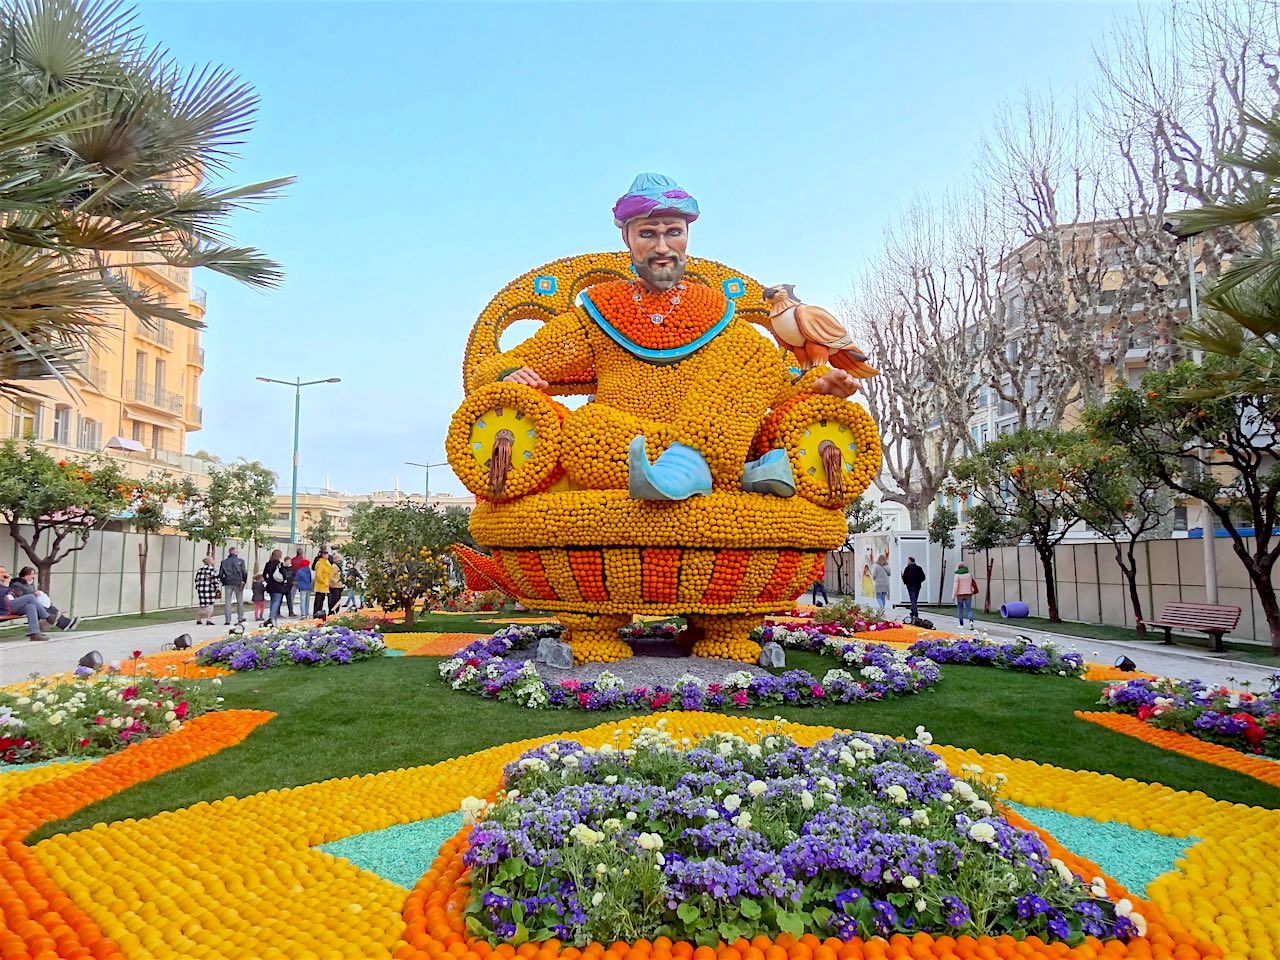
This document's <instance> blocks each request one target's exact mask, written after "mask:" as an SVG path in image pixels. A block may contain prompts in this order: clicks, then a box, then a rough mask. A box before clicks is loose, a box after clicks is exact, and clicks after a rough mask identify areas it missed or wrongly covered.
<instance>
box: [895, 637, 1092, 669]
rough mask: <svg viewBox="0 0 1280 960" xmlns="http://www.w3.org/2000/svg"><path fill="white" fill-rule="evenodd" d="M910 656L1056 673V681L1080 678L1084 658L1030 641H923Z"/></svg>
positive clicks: (939, 661)
mask: <svg viewBox="0 0 1280 960" xmlns="http://www.w3.org/2000/svg"><path fill="white" fill-rule="evenodd" d="M909 652H910V653H914V654H916V655H917V656H921V657H928V658H929V659H930V660H932V661H933V662H934V663H963V664H968V665H970V666H981V667H997V668H999V669H1001V670H1017V671H1019V672H1020V673H1056V674H1057V675H1058V676H1060V677H1080V676H1083V675H1084V671H1085V665H1084V657H1083V656H1082V655H1081V654H1079V653H1076V652H1075V651H1074V650H1073V651H1071V652H1069V653H1059V652H1058V648H1057V647H1056V646H1054V645H1053V644H1052V643H1042V644H1036V643H1032V642H1031V641H1030V640H1018V641H1015V642H1013V643H995V642H993V641H991V640H988V639H986V638H985V637H984V638H983V639H981V640H966V639H960V640H937V639H925V640H921V641H920V642H919V643H914V644H912V645H911V647H910V650H909Z"/></svg>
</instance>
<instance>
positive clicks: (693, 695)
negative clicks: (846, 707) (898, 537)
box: [440, 625, 940, 710]
mask: <svg viewBox="0 0 1280 960" xmlns="http://www.w3.org/2000/svg"><path fill="white" fill-rule="evenodd" d="M664 626H665V625H664ZM659 629H662V628H661V627H660V628H659ZM783 634H790V635H792V636H797V637H800V638H801V640H800V641H797V642H803V643H809V642H811V641H810V634H812V635H813V636H814V637H819V638H821V640H822V642H824V643H831V644H834V646H833V648H832V650H833V655H834V656H838V657H840V658H841V659H842V660H843V661H844V664H845V668H844V669H833V670H829V671H827V673H826V674H825V675H824V676H823V677H822V678H821V680H819V679H818V678H817V677H815V676H814V675H813V674H811V673H808V672H806V671H804V670H788V671H786V672H785V673H781V674H776V675H775V674H765V675H754V674H750V673H747V672H746V671H739V672H738V673H735V674H732V675H730V676H729V677H727V678H725V679H723V680H721V681H719V682H708V681H705V680H702V679H700V678H698V677H694V676H685V677H682V678H681V679H679V680H678V681H676V682H675V683H674V684H672V685H669V686H668V685H662V684H655V685H654V686H652V687H630V688H629V687H627V686H626V685H625V684H623V682H622V681H621V680H620V679H618V678H617V677H615V676H613V675H612V674H610V673H608V672H605V673H601V674H600V675H599V676H598V677H597V678H596V679H595V680H575V679H572V678H565V679H560V680H556V679H544V678H543V677H542V676H540V675H539V673H538V671H537V670H536V669H535V668H534V667H533V665H532V664H531V663H530V662H529V661H528V659H527V658H525V657H520V656H518V655H517V656H513V655H512V654H518V653H519V652H520V651H523V650H525V649H527V648H528V647H529V646H530V645H531V644H533V643H535V642H536V641H538V640H540V639H542V638H544V637H554V636H558V635H559V628H558V627H516V626H512V627H508V628H507V629H505V630H500V631H498V632H497V633H495V634H494V635H493V636H491V637H486V638H485V639H483V640H477V641H475V642H474V643H472V644H470V645H468V646H467V647H465V648H464V649H463V650H461V651H460V652H459V653H458V654H456V655H455V656H453V657H451V658H449V659H448V660H445V661H444V662H443V663H441V664H440V676H441V678H442V679H443V680H444V681H445V682H447V683H448V684H449V685H450V686H451V687H453V689H455V690H465V691H467V692H469V693H475V694H479V695H480V696H483V697H490V698H493V699H498V700H513V701H515V702H517V703H519V704H520V705H521V706H524V707H528V708H530V709H539V708H541V709H578V710H617V709H631V710H743V709H748V708H750V707H758V706H767V705H779V704H789V705H792V706H810V707H812V706H822V705H823V704H827V703H853V702H857V701H863V700H885V699H889V698H890V697H894V696H905V695H908V694H913V693H919V692H920V691H921V690H925V689H928V688H929V687H931V686H933V684H935V683H937V682H938V679H939V676H940V674H939V671H938V668H937V666H936V665H935V664H934V663H932V662H931V661H929V660H927V659H924V658H920V657H912V656H908V655H906V654H904V653H902V652H900V651H897V650H894V649H893V648H892V647H888V646H885V645H884V644H874V643H862V642H860V641H848V640H844V639H833V638H832V637H830V636H827V635H826V634H823V633H821V632H818V631H814V630H809V629H808V628H802V629H799V630H790V631H785V630H783V629H782V628H780V627H772V628H771V627H766V628H764V630H763V631H761V632H760V634H759V635H760V636H761V637H763V638H764V639H779V640H781V639H782V635H783ZM626 635H627V636H633V635H634V636H639V634H635V633H634V631H632V630H631V629H630V628H628V633H627V634H626ZM646 635H648V634H646ZM793 645H795V644H793Z"/></svg>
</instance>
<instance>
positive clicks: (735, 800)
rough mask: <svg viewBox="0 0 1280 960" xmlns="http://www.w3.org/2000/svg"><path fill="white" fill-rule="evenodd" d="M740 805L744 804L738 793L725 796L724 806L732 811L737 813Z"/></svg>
mask: <svg viewBox="0 0 1280 960" xmlns="http://www.w3.org/2000/svg"><path fill="white" fill-rule="evenodd" d="M740 806H742V798H741V797H740V796H738V795H737V794H736V793H731V794H729V795H728V796H727V797H725V798H724V808H725V809H726V810H728V811H729V812H730V813H737V812H738V808H739V807H740Z"/></svg>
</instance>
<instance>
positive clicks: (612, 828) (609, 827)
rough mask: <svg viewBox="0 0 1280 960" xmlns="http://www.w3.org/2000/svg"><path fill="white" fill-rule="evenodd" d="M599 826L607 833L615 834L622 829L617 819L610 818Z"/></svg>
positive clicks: (620, 822)
mask: <svg viewBox="0 0 1280 960" xmlns="http://www.w3.org/2000/svg"><path fill="white" fill-rule="evenodd" d="M600 826H601V827H602V828H603V829H605V830H606V831H608V832H609V833H617V832H618V831H619V830H621V829H622V821H621V820H619V819H618V818H617V817H610V818H609V819H608V820H606V821H605V822H604V823H602V824H600Z"/></svg>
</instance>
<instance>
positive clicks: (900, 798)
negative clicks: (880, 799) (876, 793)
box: [884, 783, 907, 803]
mask: <svg viewBox="0 0 1280 960" xmlns="http://www.w3.org/2000/svg"><path fill="white" fill-rule="evenodd" d="M884 795H885V796H886V797H887V798H888V799H890V800H892V801H894V802H895V803H906V800H907V788H906V787H904V786H903V785H902V784H900V783H895V784H892V785H891V786H890V787H889V788H888V789H887V790H885V792H884Z"/></svg>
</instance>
